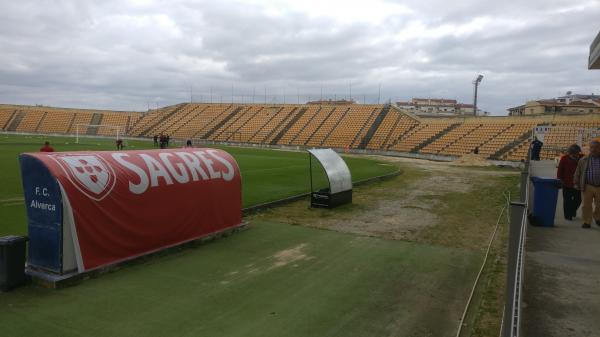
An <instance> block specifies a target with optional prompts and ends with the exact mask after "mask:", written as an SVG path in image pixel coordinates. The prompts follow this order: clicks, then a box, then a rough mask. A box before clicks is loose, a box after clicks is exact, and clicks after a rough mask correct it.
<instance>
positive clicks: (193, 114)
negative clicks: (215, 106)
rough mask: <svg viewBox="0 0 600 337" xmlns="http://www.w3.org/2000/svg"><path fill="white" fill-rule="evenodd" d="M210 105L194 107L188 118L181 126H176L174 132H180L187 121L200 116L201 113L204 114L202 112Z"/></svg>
mask: <svg viewBox="0 0 600 337" xmlns="http://www.w3.org/2000/svg"><path fill="white" fill-rule="evenodd" d="M209 107H210V106H208V105H207V106H205V107H204V109H199V107H197V108H194V109H193V110H192V111H190V113H189V114H188V116H187V120H186V121H184V122H183V123H180V124H179V126H178V127H177V128H175V129H174V130H173V134H177V132H179V130H181V128H183V127H184V126H185V125H186V124H187V123H189V122H190V121H192V120H193V119H195V118H198V117H200V115H202V113H203V112H204V111H206V110H208V108H209Z"/></svg>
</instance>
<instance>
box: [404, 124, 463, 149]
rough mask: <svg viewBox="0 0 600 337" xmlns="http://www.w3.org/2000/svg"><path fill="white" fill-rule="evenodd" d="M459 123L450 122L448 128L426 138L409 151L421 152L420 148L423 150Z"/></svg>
mask: <svg viewBox="0 0 600 337" xmlns="http://www.w3.org/2000/svg"><path fill="white" fill-rule="evenodd" d="M459 125H460V123H454V124H450V125H449V126H448V127H447V128H445V129H444V130H442V131H441V132H439V133H437V134H435V135H433V136H431V137H430V138H429V139H427V140H425V141H424V142H422V143H421V144H418V145H417V146H415V147H414V148H412V149H411V150H410V151H409V152H411V153H417V152H419V150H421V149H422V148H424V147H425V146H427V145H429V144H431V143H433V142H434V141H436V140H438V139H439V138H440V137H442V136H443V135H445V134H447V133H448V132H450V131H452V130H454V129H456V128H457V127H458V126H459Z"/></svg>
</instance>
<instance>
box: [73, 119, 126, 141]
mask: <svg viewBox="0 0 600 337" xmlns="http://www.w3.org/2000/svg"><path fill="white" fill-rule="evenodd" d="M124 135H125V127H124V126H121V125H105V124H77V125H75V143H77V144H79V143H82V142H89V140H91V139H98V138H108V139H112V140H113V141H115V142H116V140H117V139H123V136H124ZM123 145H124V146H126V145H127V140H126V139H123Z"/></svg>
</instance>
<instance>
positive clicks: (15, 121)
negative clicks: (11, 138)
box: [5, 111, 25, 131]
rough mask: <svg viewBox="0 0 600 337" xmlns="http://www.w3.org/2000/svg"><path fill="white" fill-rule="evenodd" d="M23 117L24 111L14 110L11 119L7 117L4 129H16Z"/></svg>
mask: <svg viewBox="0 0 600 337" xmlns="http://www.w3.org/2000/svg"><path fill="white" fill-rule="evenodd" d="M23 117H25V112H24V111H18V112H15V113H14V114H13V116H12V119H9V120H8V122H7V123H6V128H5V130H6V131H16V130H17V127H19V124H21V121H22V120H23Z"/></svg>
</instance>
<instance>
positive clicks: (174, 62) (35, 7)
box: [0, 0, 600, 114]
mask: <svg viewBox="0 0 600 337" xmlns="http://www.w3.org/2000/svg"><path fill="white" fill-rule="evenodd" d="M402 4H404V5H406V6H407V7H408V8H409V9H411V10H412V11H413V12H412V13H408V14H402V15H394V16H388V17H387V18H386V19H385V20H383V21H381V22H368V21H360V22H350V23H348V22H339V21H337V20H336V19H334V18H331V17H328V15H322V16H311V15H307V14H306V13H301V12H291V11H285V12H284V14H280V15H272V14H269V13H265V11H264V9H263V7H261V6H260V5H256V4H255V5H251V4H247V3H238V2H210V1H184V0H181V1H170V2H166V1H165V2H162V1H158V2H156V3H150V4H148V5H144V4H135V3H133V4H131V3H123V2H120V1H102V2H93V1H81V2H80V1H60V2H52V3H50V2H48V3H44V5H40V3H39V2H32V1H19V2H5V3H2V4H0V46H1V52H0V102H6V103H23V104H35V103H41V104H47V105H56V106H77V107H92V108H111V109H122V110H126V109H136V110H143V109H145V108H146V107H147V105H148V104H149V103H150V105H151V106H155V104H157V103H158V104H161V105H164V104H172V103H177V102H181V101H187V100H189V95H190V92H189V91H190V86H193V90H194V97H195V98H196V99H202V100H205V101H206V100H208V98H207V97H208V95H209V90H210V88H212V91H213V96H214V101H218V100H220V99H223V100H225V99H229V100H231V99H232V98H231V86H232V85H233V86H234V96H235V97H234V98H233V99H234V100H238V101H239V100H248V99H249V98H248V97H249V96H251V95H252V92H255V93H256V92H259V93H260V94H255V96H259V95H264V88H267V91H268V95H269V96H270V98H269V99H268V101H272V100H279V101H282V99H283V98H282V97H283V94H284V93H285V94H286V95H287V96H288V97H287V98H286V100H288V101H291V100H293V96H294V95H296V99H297V96H298V94H300V95H302V99H308V97H309V96H310V97H311V98H313V99H314V98H316V97H319V96H320V87H321V85H323V86H324V87H325V89H324V91H325V94H326V95H327V96H328V97H332V96H333V95H336V96H337V97H344V96H349V83H352V88H353V89H352V91H353V95H354V97H357V98H359V100H360V101H362V99H361V98H360V97H364V99H365V100H366V101H370V102H373V101H376V100H377V96H378V86H379V84H381V85H382V98H383V99H388V98H391V99H399V98H401V99H407V98H410V97H413V96H415V97H416V96H443V97H448V98H457V99H459V100H462V101H465V102H470V101H471V99H472V98H471V95H472V86H471V80H472V78H473V77H474V76H475V75H476V74H477V72H482V73H483V74H484V75H485V78H484V82H483V83H482V85H481V96H480V107H482V108H483V109H485V110H489V111H492V112H493V113H496V114H502V113H505V109H506V108H507V107H509V106H511V105H517V104H521V103H522V102H523V101H524V100H525V99H527V98H530V99H531V98H538V97H552V96H556V95H558V94H560V93H562V92H564V91H566V90H573V91H580V92H584V93H587V92H592V91H596V92H600V86H599V85H600V84H599V83H600V81H598V78H599V77H598V76H600V73H598V72H593V71H588V70H587V68H586V62H587V53H588V48H589V43H591V41H592V39H593V37H594V36H595V34H597V32H598V29H600V26H598V25H597V23H596V22H597V18H598V17H600V5H598V4H597V3H594V2H589V3H582V5H580V8H578V7H577V6H575V5H573V4H572V2H569V1H562V0H552V1H542V0H537V1H528V2H522V1H509V2H491V1H485V2H482V1H468V2H462V1H461V2H455V3H452V5H451V6H449V5H448V2H447V1H427V2H423V1H414V2H411V1H409V2H402ZM570 6H573V7H570ZM561 9H563V10H566V11H565V12H564V13H560V12H559V11H560V10H561ZM324 14H327V13H324ZM482 18H483V20H482ZM476 20H480V21H476ZM416 22H418V23H419V24H420V25H422V26H423V27H425V29H429V30H432V31H435V29H438V30H439V29H440V27H453V26H457V27H460V26H464V25H468V24H470V23H473V22H484V23H486V22H487V24H491V26H485V27H484V29H483V30H475V31H473V32H470V33H469V32H466V33H464V34H462V35H460V34H459V35H456V34H441V33H440V34H439V36H436V35H435V34H434V35H433V36H419V35H417V36H400V35H399V34H401V32H403V31H404V30H405V29H406V28H407V27H409V26H410V25H411V24H415V23H416ZM503 23H504V24H505V26H502V24H503ZM490 27H491V28H490ZM242 95H243V96H246V97H242ZM363 95H364V96H363ZM221 97H223V98H221ZM227 97H228V98H227ZM255 98H256V97H255ZM262 99H263V100H264V97H263V98H262Z"/></svg>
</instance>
